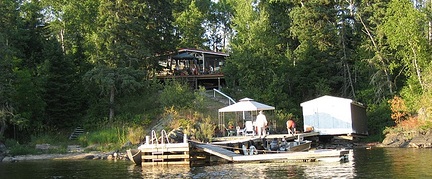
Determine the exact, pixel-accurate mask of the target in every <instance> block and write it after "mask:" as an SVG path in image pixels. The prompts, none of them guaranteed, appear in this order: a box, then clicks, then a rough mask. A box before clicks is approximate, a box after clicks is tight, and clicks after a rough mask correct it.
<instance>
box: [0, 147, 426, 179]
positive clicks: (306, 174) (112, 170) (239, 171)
mask: <svg viewBox="0 0 432 179" xmlns="http://www.w3.org/2000/svg"><path fill="white" fill-rule="evenodd" d="M431 160H432V150H428V149H382V148H375V149H371V150H366V149H355V150H353V151H352V153H351V156H350V160H349V161H348V162H343V163H341V162H285V163H235V164H220V165H212V166H201V167H189V166H145V167H141V166H135V165H133V164H132V163H131V162H130V161H123V160H121V161H110V160H36V161H21V162H16V163H0V179H9V178H11V179H15V178H55V179H58V178H104V179H109V178H432V165H431V162H430V161H431Z"/></svg>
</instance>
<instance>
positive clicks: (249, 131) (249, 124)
mask: <svg viewBox="0 0 432 179" xmlns="http://www.w3.org/2000/svg"><path fill="white" fill-rule="evenodd" d="M245 135H252V136H255V130H254V126H253V123H252V121H246V128H245Z"/></svg>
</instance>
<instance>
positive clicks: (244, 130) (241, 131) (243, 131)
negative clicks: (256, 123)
mask: <svg viewBox="0 0 432 179" xmlns="http://www.w3.org/2000/svg"><path fill="white" fill-rule="evenodd" d="M236 129H237V136H240V135H245V132H246V129H242V128H240V126H237V127H236Z"/></svg>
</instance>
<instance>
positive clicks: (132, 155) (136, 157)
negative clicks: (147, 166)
mask: <svg viewBox="0 0 432 179" xmlns="http://www.w3.org/2000/svg"><path fill="white" fill-rule="evenodd" d="M126 153H127V156H128V158H129V160H130V161H132V162H133V163H135V165H141V162H142V159H141V150H139V149H128V150H126Z"/></svg>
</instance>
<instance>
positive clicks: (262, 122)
mask: <svg viewBox="0 0 432 179" xmlns="http://www.w3.org/2000/svg"><path fill="white" fill-rule="evenodd" d="M256 125H257V128H258V137H261V135H262V136H263V137H265V136H266V129H265V128H266V127H267V118H266V116H265V115H264V114H263V111H260V112H259V114H258V116H257V119H256Z"/></svg>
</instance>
